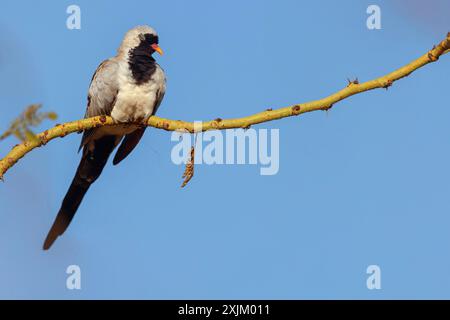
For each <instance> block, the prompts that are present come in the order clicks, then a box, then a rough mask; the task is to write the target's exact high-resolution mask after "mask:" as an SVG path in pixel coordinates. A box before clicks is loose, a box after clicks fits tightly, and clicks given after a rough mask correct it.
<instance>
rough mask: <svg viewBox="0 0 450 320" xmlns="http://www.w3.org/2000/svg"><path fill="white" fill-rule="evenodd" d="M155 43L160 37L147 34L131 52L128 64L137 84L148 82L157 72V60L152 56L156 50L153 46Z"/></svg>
mask: <svg viewBox="0 0 450 320" xmlns="http://www.w3.org/2000/svg"><path fill="white" fill-rule="evenodd" d="M153 43H158V38H157V37H155V36H153V35H151V34H146V35H144V36H143V37H142V38H141V42H140V43H139V45H138V46H137V47H135V48H133V49H131V50H130V52H129V57H128V65H129V66H130V70H131V73H132V75H133V79H134V80H135V81H136V84H137V85H141V84H144V83H147V82H148V81H149V80H150V79H151V77H152V75H153V73H155V70H156V61H155V59H153V57H152V54H153V52H154V50H153V48H152V47H151V45H152V44H153Z"/></svg>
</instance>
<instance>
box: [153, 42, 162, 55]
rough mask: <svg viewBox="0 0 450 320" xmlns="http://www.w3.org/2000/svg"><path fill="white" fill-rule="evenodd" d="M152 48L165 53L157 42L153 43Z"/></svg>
mask: <svg viewBox="0 0 450 320" xmlns="http://www.w3.org/2000/svg"><path fill="white" fill-rule="evenodd" d="M152 49H153V50H155V51H156V52H158V53H159V54H160V55H163V51H162V49H161V48H160V47H159V46H158V45H157V44H156V43H154V44H152Z"/></svg>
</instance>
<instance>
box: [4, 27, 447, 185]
mask: <svg viewBox="0 0 450 320" xmlns="http://www.w3.org/2000/svg"><path fill="white" fill-rule="evenodd" d="M448 52H450V33H448V34H447V38H446V39H445V40H443V41H442V42H441V43H439V45H437V46H435V47H434V48H433V49H431V50H430V51H428V52H427V53H426V54H424V55H423V56H421V57H420V58H418V59H416V60H414V61H412V62H410V63H409V64H407V65H405V66H403V67H401V68H400V69H398V70H395V71H393V72H391V73H389V74H387V75H385V76H382V77H380V78H377V79H374V80H371V81H367V82H363V83H359V82H358V81H357V80H355V81H352V82H349V84H348V85H347V87H345V88H344V89H342V90H340V91H338V92H336V93H334V94H332V95H330V96H328V97H326V98H323V99H321V100H315V101H310V102H306V103H300V104H295V105H292V106H288V107H284V108H280V109H274V110H272V109H268V110H266V111H263V112H260V113H256V114H253V115H250V116H247V117H243V118H236V119H219V118H217V119H215V120H211V121H205V122H202V123H201V126H200V125H198V127H197V125H195V127H194V123H193V122H186V121H180V120H170V119H164V118H160V117H157V116H152V117H151V118H150V119H149V120H148V122H147V123H145V124H144V125H147V126H150V127H155V128H158V129H164V130H167V131H175V130H185V131H188V132H195V131H197V130H201V131H208V130H223V129H232V128H249V127H250V126H252V125H254V124H258V123H263V122H268V121H272V120H277V119H282V118H286V117H291V116H298V115H300V114H303V113H306V112H311V111H316V110H328V109H330V108H331V107H332V106H333V105H334V104H335V103H337V102H339V101H341V100H344V99H346V98H348V97H350V96H353V95H355V94H358V93H361V92H365V91H369V90H373V89H377V88H386V89H387V88H388V87H390V86H391V85H392V84H393V83H394V82H395V81H397V80H399V79H401V78H404V77H406V76H408V75H409V74H411V73H412V72H414V71H415V70H417V69H419V68H421V67H423V66H425V65H427V64H428V63H431V62H435V61H437V60H438V59H439V57H440V56H442V55H443V54H446V53H448ZM111 125H114V122H113V120H112V118H110V117H105V116H100V117H93V118H89V119H83V120H77V121H73V122H68V123H65V124H61V125H56V126H55V127H53V128H51V129H49V130H46V131H44V132H42V133H40V134H38V135H37V136H36V137H37V139H33V140H32V141H25V142H23V143H21V144H18V145H16V146H15V147H14V148H13V149H12V150H11V151H10V152H9V153H8V155H7V156H6V157H5V158H3V159H2V160H0V179H2V178H3V175H4V174H5V173H6V171H8V169H10V168H11V167H12V166H13V165H14V164H15V163H17V161H19V160H20V159H21V158H22V157H23V156H25V155H26V154H27V153H28V152H30V151H31V150H33V149H35V148H37V147H40V146H42V145H45V144H46V143H47V142H49V141H50V140H53V139H55V138H57V137H64V136H66V135H67V134H70V133H74V132H80V131H83V130H87V129H91V128H95V127H99V126H111ZM199 128H201V129H199Z"/></svg>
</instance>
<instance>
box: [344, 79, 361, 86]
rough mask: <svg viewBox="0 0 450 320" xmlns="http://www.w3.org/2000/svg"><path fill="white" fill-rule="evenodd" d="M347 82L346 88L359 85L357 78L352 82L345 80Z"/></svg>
mask: <svg viewBox="0 0 450 320" xmlns="http://www.w3.org/2000/svg"><path fill="white" fill-rule="evenodd" d="M347 81H348V84H347V87H350V86H352V85H354V84H359V80H358V77H356V79H355V80H353V81H352V80H350V79H349V78H347Z"/></svg>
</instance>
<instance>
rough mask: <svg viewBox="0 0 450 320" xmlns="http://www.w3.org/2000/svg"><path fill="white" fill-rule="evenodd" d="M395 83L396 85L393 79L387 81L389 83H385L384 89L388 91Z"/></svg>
mask: <svg viewBox="0 0 450 320" xmlns="http://www.w3.org/2000/svg"><path fill="white" fill-rule="evenodd" d="M393 83H394V81H392V80H391V79H389V80H387V81H386V82H385V83H384V85H383V88H384V89H386V90H387V89H389V87H391V86H392V84H393Z"/></svg>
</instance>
